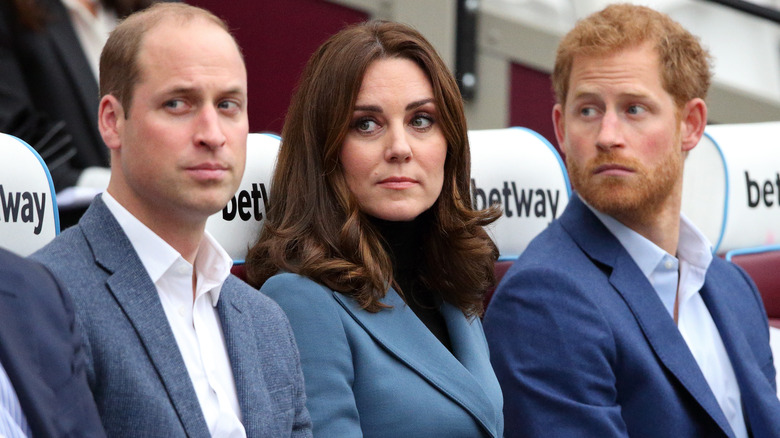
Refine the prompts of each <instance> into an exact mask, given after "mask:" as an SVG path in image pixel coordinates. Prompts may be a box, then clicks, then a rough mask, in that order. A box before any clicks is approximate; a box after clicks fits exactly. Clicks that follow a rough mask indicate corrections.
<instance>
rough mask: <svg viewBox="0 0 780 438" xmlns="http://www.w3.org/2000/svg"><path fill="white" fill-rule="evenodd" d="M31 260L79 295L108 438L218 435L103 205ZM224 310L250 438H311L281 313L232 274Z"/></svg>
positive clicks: (91, 374)
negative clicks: (210, 425)
mask: <svg viewBox="0 0 780 438" xmlns="http://www.w3.org/2000/svg"><path fill="white" fill-rule="evenodd" d="M32 257H33V258H35V259H38V260H40V261H41V262H43V263H44V264H45V265H47V266H48V267H49V268H50V269H51V270H52V272H54V273H55V275H57V276H58V277H59V278H60V279H61V281H62V282H63V284H64V285H65V287H66V288H67V290H68V292H69V293H70V294H71V295H72V296H73V301H74V303H75V307H76V316H77V318H78V320H79V322H80V323H81V324H82V325H83V327H84V331H85V332H86V343H87V347H88V354H87V357H88V363H87V377H88V380H89V384H90V387H91V389H92V392H93V394H94V396H95V401H96V402H97V406H98V409H99V411H100V416H101V419H102V421H103V426H104V427H105V429H106V432H107V433H108V435H109V436H165V437H184V436H187V437H204V438H205V437H209V430H208V428H207V425H206V420H205V419H204V417H203V413H202V411H201V408H200V404H199V403H198V399H197V396H196V394H195V389H194V387H193V386H192V382H191V380H190V377H189V374H188V373H187V368H186V367H185V365H184V359H183V358H182V356H181V353H179V350H178V348H176V339H175V338H174V336H173V331H172V330H171V327H170V325H169V324H168V320H167V318H166V316H165V312H164V310H163V307H162V304H161V302H160V298H159V296H158V293H157V289H156V288H155V285H154V283H153V282H152V280H151V278H149V275H148V274H147V273H146V270H145V269H144V267H143V264H142V263H141V260H140V259H139V258H138V255H137V254H136V252H135V250H134V249H133V247H132V244H131V243H130V241H129V240H128V239H127V236H126V235H125V234H124V232H123V231H122V228H121V227H120V226H119V224H118V223H117V221H116V219H114V216H113V215H112V214H111V212H110V211H109V210H108V208H107V207H106V205H105V204H104V203H103V200H102V198H101V197H100V196H98V197H96V198H95V200H94V201H93V202H92V205H91V206H90V207H89V209H88V210H87V212H86V213H85V214H84V216H83V217H82V218H81V220H80V221H79V223H78V225H77V226H74V227H71V228H68V229H67V230H65V231H64V232H63V233H62V234H60V235H59V236H58V237H57V238H56V239H54V241H52V242H51V243H50V244H49V245H47V246H45V247H44V248H42V249H41V250H39V251H38V252H36V253H35V254H33V256H32ZM217 311H218V313H219V319H220V322H221V324H222V331H223V334H224V338H225V345H226V347H227V353H228V356H229V358H230V365H231V368H232V370H233V377H234V379H235V384H236V391H237V394H238V402H239V406H240V407H241V416H242V423H243V424H244V427H245V428H246V432H247V436H248V437H270V436H290V435H292V436H311V421H310V418H309V414H308V412H307V411H306V407H305V399H306V397H305V391H304V388H303V375H302V372H301V368H300V362H299V359H298V352H297V349H296V346H295V341H294V339H293V335H292V330H291V329H290V325H289V323H288V322H287V319H286V318H285V316H284V313H283V312H282V311H281V309H279V306H277V305H276V304H275V303H274V302H273V301H271V300H270V299H268V298H267V297H265V296H263V295H262V294H260V293H258V292H257V291H256V290H255V289H253V288H251V287H249V286H248V285H247V284H246V283H244V282H242V281H241V280H239V279H237V278H236V277H234V276H230V277H228V279H227V280H226V281H225V283H224V285H223V286H222V291H221V293H220V297H219V303H218V304H217Z"/></svg>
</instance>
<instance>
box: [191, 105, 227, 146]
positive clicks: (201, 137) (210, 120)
mask: <svg viewBox="0 0 780 438" xmlns="http://www.w3.org/2000/svg"><path fill="white" fill-rule="evenodd" d="M195 123H196V128H195V138H194V141H195V144H197V145H200V146H205V147H208V148H211V149H214V148H219V147H222V146H224V145H225V142H226V141H227V138H226V137H225V133H224V132H223V131H222V125H221V124H220V120H219V114H218V113H217V111H216V109H215V108H212V107H210V106H206V107H204V108H203V109H202V110H201V113H200V116H199V117H198V118H197V120H196V122H195Z"/></svg>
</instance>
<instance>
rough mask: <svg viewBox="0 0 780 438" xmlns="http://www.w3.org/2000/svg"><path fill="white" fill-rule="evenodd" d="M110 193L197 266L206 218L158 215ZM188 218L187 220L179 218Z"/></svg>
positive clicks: (111, 192) (172, 214)
mask: <svg viewBox="0 0 780 438" xmlns="http://www.w3.org/2000/svg"><path fill="white" fill-rule="evenodd" d="M107 191H108V193H110V194H111V196H113V197H114V199H116V201H117V202H119V203H120V204H121V205H122V207H124V208H125V209H126V210H127V211H128V212H129V213H130V214H132V215H133V216H134V217H135V218H136V219H138V220H139V221H140V222H141V223H142V224H144V225H145V226H146V227H147V228H149V229H150V230H152V232H154V234H156V235H158V236H159V237H160V238H161V239H163V240H164V241H165V242H166V243H168V245H170V246H171V247H172V248H173V249H175V250H176V251H177V252H178V253H179V254H181V256H182V258H183V259H184V260H187V261H188V262H189V263H191V264H193V265H194V264H195V257H196V256H197V255H198V247H199V246H200V242H201V240H202V239H203V235H204V233H205V230H206V220H207V219H208V218H207V217H206V218H192V217H190V216H188V215H182V214H179V215H177V214H176V213H175V212H173V211H171V210H165V211H163V212H160V213H158V211H157V209H155V208H149V207H148V206H146V205H140V204H134V203H132V202H128V201H127V200H125V199H121V198H118V197H117V196H116V195H115V194H114V193H113V191H112V190H111V187H109V188H108V189H107ZM181 217H186V218H187V219H186V220H178V219H177V218H181Z"/></svg>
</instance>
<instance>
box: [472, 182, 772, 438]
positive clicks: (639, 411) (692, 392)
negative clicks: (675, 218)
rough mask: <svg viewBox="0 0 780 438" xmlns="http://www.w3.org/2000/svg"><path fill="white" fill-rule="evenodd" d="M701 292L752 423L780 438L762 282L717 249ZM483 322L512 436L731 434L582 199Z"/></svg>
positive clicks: (681, 345)
mask: <svg viewBox="0 0 780 438" xmlns="http://www.w3.org/2000/svg"><path fill="white" fill-rule="evenodd" d="M700 293H701V295H702V298H703V299H704V302H705V304H706V305H707V308H708V309H709V312H710V314H711V315H712V318H713V320H714V321H715V324H716V325H717V327H718V331H719V332H720V335H721V337H722V338H723V343H724V345H725V347H726V350H727V352H728V355H729V358H730V359H731V362H732V365H733V367H734V372H735V374H736V377H737V381H738V383H739V388H740V391H741V394H742V404H743V409H744V413H745V421H746V423H747V426H748V430H752V436H753V437H755V438H760V437H780V401H778V398H777V395H776V392H775V387H774V385H775V383H774V382H775V368H774V366H773V364H772V353H771V351H770V349H769V330H768V325H767V317H766V313H765V312H764V308H763V305H762V302H761V298H760V296H759V294H758V291H757V290H756V288H755V286H754V285H753V283H752V281H751V280H750V279H749V278H748V277H747V275H746V274H745V273H744V272H743V271H742V270H741V269H739V268H737V267H736V266H734V265H732V264H730V263H728V262H725V261H723V260H721V259H720V258H718V257H716V258H715V259H714V260H713V261H712V264H711V265H710V267H709V270H708V271H707V275H706V280H705V283H704V286H703V287H702V289H701V291H700ZM484 324H485V332H486V334H487V338H488V342H489V344H490V348H491V360H492V362H493V366H494V367H495V370H496V375H497V376H498V379H499V381H500V382H501V386H502V388H503V391H504V396H505V410H504V413H505V416H506V419H507V431H508V433H507V436H523V437H534V436H561V437H575V436H576V437H585V436H590V437H599V438H604V437H625V436H631V437H632V438H636V437H653V438H656V437H680V438H686V437H690V438H701V437H707V438H710V437H726V436H728V437H733V436H734V434H733V432H732V431H731V428H730V426H729V424H728V422H727V421H726V417H725V415H724V414H723V412H722V410H721V409H720V407H719V405H718V403H717V401H716V400H715V396H714V395H713V393H712V391H711V390H710V388H709V386H708V384H707V381H706V380H705V379H704V375H703V374H702V373H701V371H700V369H699V367H698V365H697V363H696V361H695V359H694V358H693V355H692V354H691V352H690V350H689V349H688V346H687V344H686V343H685V341H684V339H683V337H682V335H681V334H680V332H679V330H678V329H677V326H676V325H675V323H674V320H673V319H672V318H671V317H670V315H669V313H668V311H667V310H666V308H665V307H664V306H663V304H662V302H661V300H660V298H659V297H658V295H657V294H656V292H655V290H654V289H653V287H652V286H651V285H650V283H649V282H648V281H647V280H646V279H645V277H644V275H643V274H642V272H641V271H640V270H639V268H638V267H637V266H636V264H635V263H634V262H633V260H632V259H631V257H630V256H629V255H628V253H627V252H626V251H625V249H624V248H623V247H622V246H621V245H620V243H619V242H618V240H617V239H616V238H615V237H614V236H613V235H612V234H611V233H610V232H609V231H608V230H607V228H606V227H604V225H603V224H602V223H601V222H600V221H599V220H598V218H596V216H595V215H593V213H592V212H591V211H590V210H589V209H588V208H587V207H586V206H585V205H584V204H583V203H582V201H580V199H579V198H578V197H576V196H574V197H572V199H571V201H570V203H569V204H568V206H567V208H566V210H565V212H564V213H563V215H562V216H561V218H560V219H559V220H557V221H554V222H553V223H552V224H551V225H550V226H549V227H548V228H547V229H546V230H545V231H544V232H542V233H541V234H540V235H539V236H538V237H537V238H536V239H534V240H533V241H532V242H531V244H530V245H529V246H528V248H527V249H526V251H525V252H524V253H523V254H522V255H521V256H520V258H519V259H518V260H517V262H515V264H514V265H513V266H512V268H510V270H509V271H508V272H507V274H506V276H505V277H504V279H503V280H502V282H501V284H500V285H499V287H498V290H497V291H496V294H495V296H494V297H493V301H492V302H491V303H490V306H489V308H488V310H487V313H486V315H485V320H484Z"/></svg>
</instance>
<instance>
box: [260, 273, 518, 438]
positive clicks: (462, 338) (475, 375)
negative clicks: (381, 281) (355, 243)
mask: <svg viewBox="0 0 780 438" xmlns="http://www.w3.org/2000/svg"><path fill="white" fill-rule="evenodd" d="M261 291H262V292H263V293H266V294H268V295H269V296H270V297H271V298H273V299H274V300H276V301H277V302H278V303H279V305H280V306H281V307H282V309H284V311H285V312H286V313H287V316H288V317H289V319H290V323H291V324H292V327H293V331H294V332H295V338H296V340H297V341H298V347H299V349H300V352H301V363H302V365H303V373H304V376H305V378H306V392H307V395H308V402H307V406H308V408H309V412H311V415H312V422H313V424H314V435H315V436H316V437H321V438H329V437H334V438H347V437H361V436H366V437H426V438H432V437H446V438H454V437H500V436H502V433H503V416H502V413H501V405H502V397H501V389H500V387H499V386H498V382H497V381H496V377H495V374H494V373H493V370H492V368H491V367H490V359H489V354H488V351H487V343H486V342H485V335H484V332H483V331H482V325H481V323H480V320H479V319H478V318H475V319H471V320H469V319H466V317H465V315H464V314H463V312H461V311H460V310H458V309H457V308H456V307H454V306H452V305H450V304H447V303H445V304H443V305H442V307H441V312H442V315H443V316H444V320H445V321H446V324H447V329H448V331H449V336H450V340H451V342H452V349H453V353H454V355H453V353H450V351H449V350H447V348H446V347H445V346H444V345H442V343H441V342H440V341H439V340H438V339H437V338H436V337H435V336H434V335H433V333H431V331H430V330H428V328H427V327H426V326H425V325H424V324H423V323H422V321H420V319H419V318H417V316H416V315H415V314H414V312H413V311H412V310H411V309H410V308H409V307H408V306H406V304H405V303H404V302H403V300H402V299H401V297H400V296H399V295H398V294H397V293H396V292H395V291H394V290H392V289H391V290H390V291H389V292H388V293H387V295H386V296H385V298H384V299H383V300H382V302H383V303H384V304H387V305H390V306H392V307H391V308H387V309H382V310H381V311H379V312H378V313H370V312H367V311H365V310H363V309H361V308H360V306H359V305H358V303H357V302H356V301H355V300H354V299H352V298H350V297H348V296H346V295H343V294H341V293H338V292H334V291H332V290H330V289H328V288H327V287H324V286H322V285H320V284H318V283H315V282H314V281H312V280H310V279H308V278H306V277H302V276H299V275H296V274H290V273H283V274H278V275H275V276H273V277H271V278H270V279H269V280H268V281H266V282H265V284H263V286H262V288H261Z"/></svg>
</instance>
